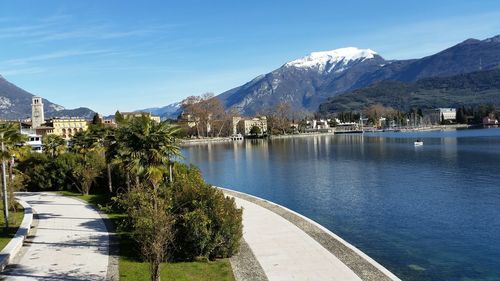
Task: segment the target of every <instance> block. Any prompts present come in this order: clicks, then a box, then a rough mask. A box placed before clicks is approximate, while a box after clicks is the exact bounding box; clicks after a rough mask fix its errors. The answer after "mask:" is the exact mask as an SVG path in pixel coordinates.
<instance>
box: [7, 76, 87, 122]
mask: <svg viewBox="0 0 500 281" xmlns="http://www.w3.org/2000/svg"><path fill="white" fill-rule="evenodd" d="M33 96H35V95H33V94H32V93H30V92H28V91H26V90H24V89H22V88H20V87H18V86H16V85H15V84H13V83H11V82H9V81H8V80H7V79H5V78H4V77H3V76H2V75H0V118H2V119H24V118H27V117H30V116H31V99H32V97H33ZM43 103H44V110H45V117H47V118H50V117H82V118H86V119H90V118H92V116H93V115H94V114H95V112H94V111H93V110H91V109H89V108H86V107H79V108H75V109H66V108H64V107H63V106H60V105H58V104H55V103H52V102H51V101H49V100H47V99H43Z"/></svg>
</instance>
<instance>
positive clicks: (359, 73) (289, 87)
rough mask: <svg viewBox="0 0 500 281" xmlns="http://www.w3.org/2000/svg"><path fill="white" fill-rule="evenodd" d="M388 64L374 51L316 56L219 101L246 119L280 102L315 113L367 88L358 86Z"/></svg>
mask: <svg viewBox="0 0 500 281" xmlns="http://www.w3.org/2000/svg"><path fill="white" fill-rule="evenodd" d="M386 63H387V61H385V60H384V59H383V58H382V57H381V56H379V55H378V54H377V53H376V52H374V51H372V50H370V49H358V48H354V47H348V48H341V49H336V50H331V51H324V52H314V53H311V54H310V55H308V56H305V57H303V58H300V59H297V60H293V61H290V62H288V63H285V64H284V65H283V66H282V67H280V68H278V69H276V70H274V71H273V72H271V73H268V74H266V75H262V76H259V77H257V78H255V79H253V80H252V81H250V82H249V83H247V84H245V85H243V86H240V87H237V88H234V89H232V90H229V91H227V92H225V93H222V94H220V95H219V96H218V97H219V98H220V99H221V100H222V101H223V103H224V105H225V106H226V107H227V108H229V107H233V108H236V109H238V110H239V111H240V112H241V113H243V114H246V115H253V114H256V113H259V112H263V111H266V109H267V108H272V107H274V106H275V105H277V104H278V103H280V102H286V103H288V104H290V105H291V107H292V109H293V110H295V111H299V110H306V111H315V110H317V108H318V105H319V104H320V103H321V102H323V101H325V100H326V98H328V97H329V96H331V95H332V94H335V93H340V92H345V91H348V90H352V89H354V88H355V87H361V86H364V85H359V83H358V82H359V81H360V80H362V79H363V77H364V76H365V75H366V74H367V73H373V72H374V71H376V70H378V69H380V68H381V67H382V66H383V65H385V64H386Z"/></svg>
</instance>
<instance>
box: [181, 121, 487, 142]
mask: <svg viewBox="0 0 500 281" xmlns="http://www.w3.org/2000/svg"><path fill="white" fill-rule="evenodd" d="M478 128H482V126H480V125H468V124H454V125H432V126H428V127H418V128H402V129H395V130H364V131H362V132H361V131H352V132H345V131H335V130H334V131H332V132H324V133H323V132H310V133H298V134H287V135H270V136H269V137H267V138H264V139H267V140H278V139H289V138H302V137H312V136H333V135H344V134H364V133H413V132H436V131H453V130H462V129H478ZM245 140H246V139H245ZM245 140H243V141H245ZM232 142H241V141H233V140H232V139H231V138H230V137H215V138H199V139H182V140H181V143H180V145H181V146H189V145H197V144H210V143H232Z"/></svg>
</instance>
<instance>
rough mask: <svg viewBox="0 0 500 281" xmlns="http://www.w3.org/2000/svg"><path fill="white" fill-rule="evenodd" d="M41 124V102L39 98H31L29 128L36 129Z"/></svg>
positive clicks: (43, 121)
mask: <svg viewBox="0 0 500 281" xmlns="http://www.w3.org/2000/svg"><path fill="white" fill-rule="evenodd" d="M43 123H45V116H44V114H43V100H42V98H41V97H33V99H32V102H31V127H32V128H33V129H36V128H38V127H40V126H41V125H42V124H43Z"/></svg>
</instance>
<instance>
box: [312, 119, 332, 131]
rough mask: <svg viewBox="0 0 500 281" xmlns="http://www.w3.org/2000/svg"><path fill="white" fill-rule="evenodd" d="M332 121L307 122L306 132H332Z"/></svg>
mask: <svg viewBox="0 0 500 281" xmlns="http://www.w3.org/2000/svg"><path fill="white" fill-rule="evenodd" d="M330 121H331V120H330V119H326V120H325V119H319V120H316V119H314V120H307V121H306V132H331V131H333V129H332V128H331V127H330Z"/></svg>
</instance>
